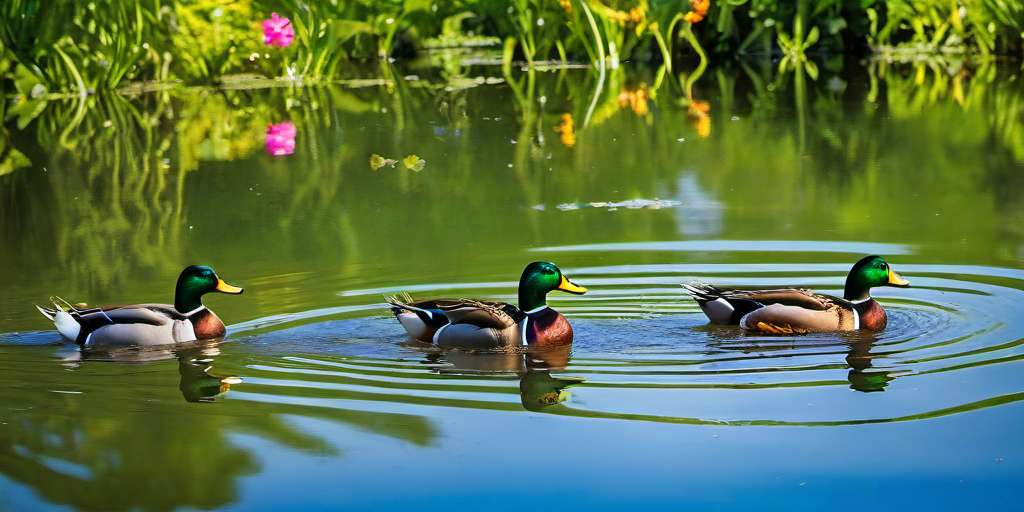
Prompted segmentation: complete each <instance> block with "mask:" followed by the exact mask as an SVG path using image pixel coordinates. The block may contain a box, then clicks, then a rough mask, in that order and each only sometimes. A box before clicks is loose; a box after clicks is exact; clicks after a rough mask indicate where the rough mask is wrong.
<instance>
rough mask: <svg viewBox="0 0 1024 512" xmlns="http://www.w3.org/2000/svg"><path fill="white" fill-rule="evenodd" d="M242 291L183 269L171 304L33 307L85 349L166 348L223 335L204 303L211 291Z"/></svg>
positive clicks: (204, 270)
mask: <svg viewBox="0 0 1024 512" xmlns="http://www.w3.org/2000/svg"><path fill="white" fill-rule="evenodd" d="M242 291H243V290H242V289H241V288H238V287H237V286H231V285H230V284H227V283H225V282H224V280H223V279H221V278H219V277H217V273H216V272H214V271H213V269H212V268H210V267H207V266H200V265H192V266H190V267H186V268H185V270H182V271H181V275H179V276H178V284H177V286H176V287H175V289H174V305H173V306H172V305H170V304H134V305H129V306H105V307H98V308H79V307H76V306H73V305H71V304H69V303H68V302H67V301H65V300H63V299H60V298H54V299H52V302H53V308H44V307H40V306H36V309H38V310H39V312H40V313H42V314H43V316H45V317H46V318H48V319H50V320H52V321H53V324H54V326H55V327H56V328H57V332H59V333H60V334H61V336H63V337H64V338H66V339H67V340H68V341H73V342H76V343H78V344H79V345H82V346H84V347H92V346H108V347H110V346H126V345H146V346H152V345H168V344H173V343H186V342H190V341H195V340H202V339H209V338H218V337H221V336H224V333H225V329H224V322H222V321H221V319H220V318H219V317H218V316H217V315H216V314H215V313H214V312H213V311H210V310H209V309H208V308H207V307H206V306H204V305H203V295H205V294H207V293H210V292H220V293H230V294H234V295H237V294H239V293H242Z"/></svg>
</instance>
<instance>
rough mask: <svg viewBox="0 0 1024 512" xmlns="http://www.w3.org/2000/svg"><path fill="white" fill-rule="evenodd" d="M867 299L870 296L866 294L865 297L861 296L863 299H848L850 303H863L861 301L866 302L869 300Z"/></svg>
mask: <svg viewBox="0 0 1024 512" xmlns="http://www.w3.org/2000/svg"><path fill="white" fill-rule="evenodd" d="M869 300H871V297H870V296H868V297H865V298H863V299H857V300H851V301H850V304H863V303H865V302H867V301H869Z"/></svg>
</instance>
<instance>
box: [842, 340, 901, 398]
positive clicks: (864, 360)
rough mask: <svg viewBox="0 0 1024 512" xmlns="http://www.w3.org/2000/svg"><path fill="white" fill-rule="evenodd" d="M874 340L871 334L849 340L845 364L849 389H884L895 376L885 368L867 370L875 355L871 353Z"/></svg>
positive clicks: (866, 390)
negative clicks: (847, 370)
mask: <svg viewBox="0 0 1024 512" xmlns="http://www.w3.org/2000/svg"><path fill="white" fill-rule="evenodd" d="M875 341H877V340H876V338H875V336H874V335H872V334H867V335H863V336H858V337H856V338H855V339H851V340H850V341H849V352H847V354H846V364H848V365H849V366H850V372H849V373H847V374H846V380H848V381H850V389H853V390H856V391H861V392H864V393H873V392H875V391H885V388H886V386H888V385H889V382H890V381H892V380H893V379H895V378H896V377H897V375H895V374H893V372H890V371H887V370H878V369H876V370H874V371H868V370H869V369H870V368H872V365H871V363H872V360H873V359H874V358H875V357H876V355H875V354H872V353H871V349H872V347H874V345H875Z"/></svg>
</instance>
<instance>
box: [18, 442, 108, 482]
mask: <svg viewBox="0 0 1024 512" xmlns="http://www.w3.org/2000/svg"><path fill="white" fill-rule="evenodd" d="M13 451H14V453H16V454H18V455H21V456H22V457H26V458H30V459H34V460H35V461H36V462H38V463H40V464H42V465H44V466H46V468H47V469H49V470H50V471H54V472H56V473H60V474H63V475H67V476H70V477H72V478H78V479H80V480H91V479H92V471H91V470H90V469H89V468H87V467H85V466H83V465H81V464H75V463H74V462H68V461H66V460H63V459H58V458H57V457H50V456H48V455H36V454H34V453H32V450H30V449H28V448H26V447H24V446H22V445H15V446H14V449H13Z"/></svg>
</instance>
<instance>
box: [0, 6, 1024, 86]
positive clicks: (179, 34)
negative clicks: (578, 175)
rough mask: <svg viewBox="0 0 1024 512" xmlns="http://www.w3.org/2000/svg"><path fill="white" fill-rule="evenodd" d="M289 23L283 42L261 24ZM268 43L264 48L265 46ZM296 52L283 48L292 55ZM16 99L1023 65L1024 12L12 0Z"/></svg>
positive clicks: (7, 66) (5, 67)
mask: <svg viewBox="0 0 1024 512" xmlns="http://www.w3.org/2000/svg"><path fill="white" fill-rule="evenodd" d="M271 13H278V14H279V15H280V16H281V17H283V18H286V19H287V22H286V24H287V26H286V28H285V30H287V31H289V34H290V36H289V38H288V39H282V40H277V39H273V38H271V39H267V37H270V36H267V33H266V32H265V29H264V27H263V26H262V25H261V24H262V22H263V20H265V19H268V18H270V17H271ZM268 42H269V44H268ZM285 43H287V44H285ZM0 45H2V48H0V72H2V74H3V76H4V77H5V80H4V82H5V83H6V89H7V92H8V93H10V89H11V86H12V85H16V86H17V89H18V91H20V92H22V93H31V94H34V95H36V96H39V95H42V94H53V93H75V94H80V93H82V92H94V91H102V90H113V89H116V88H118V87H121V86H123V85H125V84H126V83H128V82H138V81H159V82H166V81H181V82H185V83H204V84H211V83H214V84H215V83H219V82H220V81H221V80H222V79H223V77H225V76H230V75H237V74H254V75H257V76H262V77H287V78H290V79H293V80H304V81H307V82H317V81H329V80H334V79H338V78H350V77H351V74H350V73H349V72H348V71H349V70H350V69H351V67H350V66H349V64H351V63H354V62H361V61H372V60H382V59H388V58H393V57H397V58H410V57H413V56H415V55H416V54H420V53H422V52H424V51H425V50H428V49H433V48H439V47H451V46H460V47H462V46H474V47H476V46H490V47H493V49H494V53H495V55H496V56H500V57H501V58H502V59H503V60H504V61H505V62H506V63H511V62H513V61H523V62H526V63H527V64H532V63H536V62H539V61H550V60H556V61H573V62H584V63H591V64H594V67H595V71H596V72H599V71H600V70H601V69H602V68H606V67H611V68H613V67H615V66H617V64H618V63H619V62H621V61H625V60H631V61H649V62H654V63H657V64H664V65H665V67H666V68H668V70H671V68H672V65H673V63H676V66H677V67H678V62H679V61H680V60H685V59H694V60H696V59H700V60H706V59H709V58H716V57H719V58H724V57H728V56H732V55H736V54H761V55H764V54H772V55H775V56H779V57H781V58H782V59H781V60H782V65H783V66H788V65H792V64H798V63H804V62H810V64H809V67H811V68H812V69H811V71H812V74H813V71H814V69H813V68H814V64H813V61H811V60H810V59H809V58H808V54H812V55H813V54H815V53H822V54H838V53H844V54H857V55H865V54H868V53H871V52H874V51H879V50H882V51H886V52H892V51H894V49H895V51H907V50H909V51H913V52H915V53H932V52H941V53H962V54H969V55H979V56H990V55H1013V56H1018V57H1019V56H1020V55H1021V51H1022V47H1024V6H1022V5H1021V3H1020V2H1017V1H1009V0H961V1H959V2H958V1H955V0H954V1H949V0H916V1H907V0H889V1H873V0H857V1H850V0H845V1H841V0H820V1H810V0H799V1H797V2H781V1H776V0H725V1H717V0H716V1H708V0H692V1H659V0H513V1H511V2H508V1H497V0H461V1H452V2H431V1H429V0H404V1H396V0H384V1H371V0H356V1H352V0H323V1H313V2H309V3H305V2H299V1H289V0H277V1H274V0H240V1H228V0H195V1H185V0H140V1H133V0H97V1H94V2H46V1H42V0H8V1H7V2H4V4H3V6H2V7H0Z"/></svg>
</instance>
